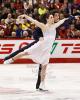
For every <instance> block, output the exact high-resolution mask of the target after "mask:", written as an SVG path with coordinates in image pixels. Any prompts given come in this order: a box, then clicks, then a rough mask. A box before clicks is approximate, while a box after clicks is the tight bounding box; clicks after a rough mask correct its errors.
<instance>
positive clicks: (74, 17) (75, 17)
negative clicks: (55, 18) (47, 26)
mask: <svg viewBox="0 0 80 100" xmlns="http://www.w3.org/2000/svg"><path fill="white" fill-rule="evenodd" d="M73 19H79V16H69V17H68V18H64V19H62V20H60V21H59V22H57V23H55V24H54V26H55V28H57V27H59V26H60V25H61V24H63V23H64V22H65V21H66V20H67V21H69V20H73Z"/></svg>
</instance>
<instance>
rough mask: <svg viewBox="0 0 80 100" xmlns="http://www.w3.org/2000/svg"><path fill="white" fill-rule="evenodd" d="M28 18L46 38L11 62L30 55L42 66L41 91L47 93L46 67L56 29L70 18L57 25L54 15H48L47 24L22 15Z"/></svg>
mask: <svg viewBox="0 0 80 100" xmlns="http://www.w3.org/2000/svg"><path fill="white" fill-rule="evenodd" d="M22 16H24V17H26V19H28V20H30V21H31V22H33V23H35V24H36V25H37V26H38V27H40V28H41V29H42V32H43V36H44V38H41V39H40V40H39V41H38V42H37V43H35V44H34V45H33V46H31V47H30V48H28V49H27V50H25V51H24V52H22V53H20V54H18V55H16V56H15V57H13V59H11V62H13V61H14V60H16V59H18V58H21V57H23V56H25V55H29V56H30V58H31V59H32V60H33V61H34V62H36V63H38V64H41V65H42V69H41V83H40V87H39V90H42V91H46V89H45V84H44V83H45V82H44V81H45V75H46V67H47V65H48V63H49V58H50V50H51V48H52V44H53V42H54V40H55V36H56V28H57V27H58V26H60V25H61V24H63V23H64V21H65V20H67V19H68V18H64V19H62V20H60V21H59V22H57V23H54V17H53V15H52V14H47V17H46V18H47V23H46V24H43V23H40V22H38V21H37V20H34V19H33V18H31V17H29V16H27V15H22Z"/></svg>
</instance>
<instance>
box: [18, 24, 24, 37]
mask: <svg viewBox="0 0 80 100" xmlns="http://www.w3.org/2000/svg"><path fill="white" fill-rule="evenodd" d="M22 36H23V30H22V24H18V25H17V29H16V37H17V38H21V37H22Z"/></svg>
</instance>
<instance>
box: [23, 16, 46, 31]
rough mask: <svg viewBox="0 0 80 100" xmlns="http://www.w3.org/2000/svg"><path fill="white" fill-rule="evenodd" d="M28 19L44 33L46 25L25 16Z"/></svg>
mask: <svg viewBox="0 0 80 100" xmlns="http://www.w3.org/2000/svg"><path fill="white" fill-rule="evenodd" d="M23 16H24V17H25V18H26V19H28V20H29V21H31V22H33V23H34V24H35V25H36V26H38V27H40V28H41V29H42V31H44V28H45V24H43V23H41V22H39V21H37V20H35V19H33V18H32V17H29V16H28V15H23Z"/></svg>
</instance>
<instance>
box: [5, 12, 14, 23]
mask: <svg viewBox="0 0 80 100" xmlns="http://www.w3.org/2000/svg"><path fill="white" fill-rule="evenodd" d="M12 22H13V18H12V15H11V13H9V14H8V16H7V18H6V19H5V23H6V24H10V23H12Z"/></svg>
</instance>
